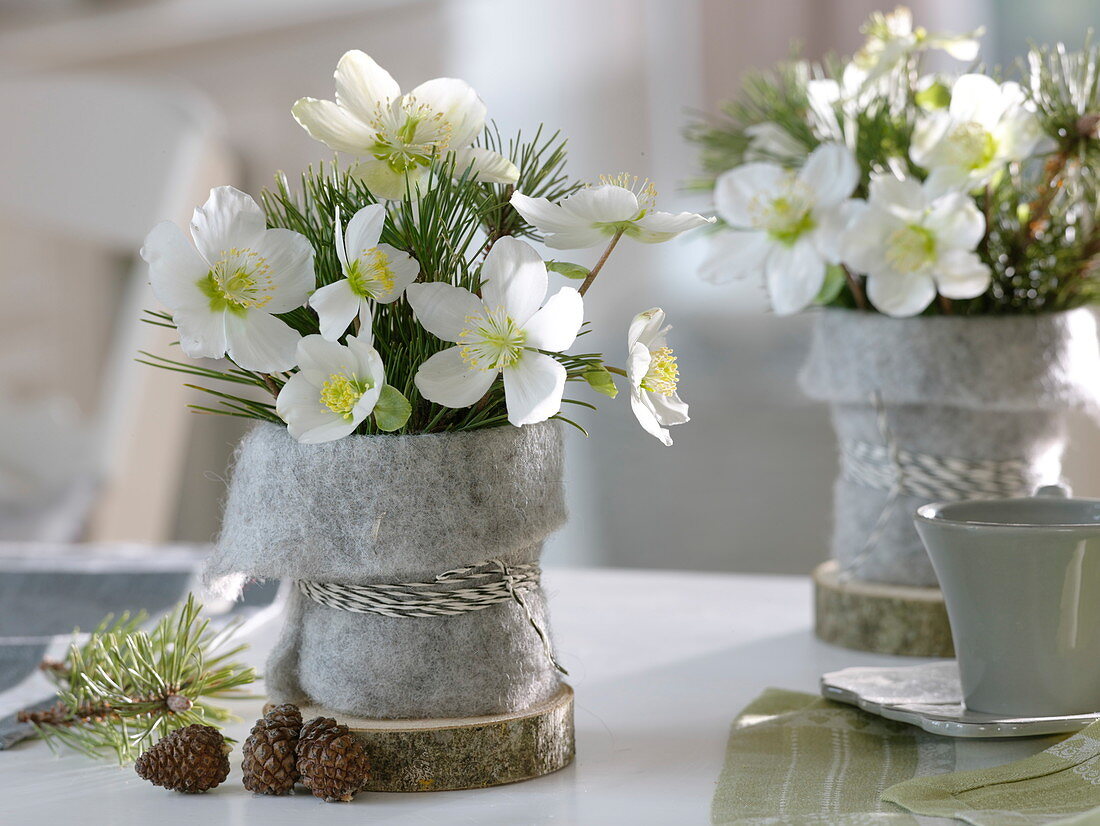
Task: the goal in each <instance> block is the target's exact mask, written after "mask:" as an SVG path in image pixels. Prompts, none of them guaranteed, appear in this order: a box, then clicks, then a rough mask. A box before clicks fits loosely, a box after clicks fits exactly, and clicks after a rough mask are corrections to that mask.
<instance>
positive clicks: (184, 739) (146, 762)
mask: <svg viewBox="0 0 1100 826" xmlns="http://www.w3.org/2000/svg"><path fill="white" fill-rule="evenodd" d="M229 751H230V747H229V744H228V743H226V742H225V738H224V737H222V734H221V732H220V731H218V730H217V729H216V728H214V727H213V726H200V725H198V724H194V725H190V726H187V727H186V728H181V729H178V730H177V731H173V732H172V733H171V734H169V735H167V736H166V737H163V738H161V739H160V740H159V741H158V742H157V743H156V744H155V745H153V746H152V747H150V748H149V749H148V750H147V751H146V752H145V753H144V754H142V755H141V757H139V758H138V759H137V762H136V763H135V764H134V770H135V771H136V772H137V773H138V775H139V776H141V777H143V778H145V779H146V780H148V781H149V782H150V783H152V784H153V785H154V786H163V787H164V788H166V789H172V790H174V791H177V792H185V793H187V794H195V793H197V792H205V791H209V790H210V789H213V788H214V787H215V786H217V785H218V784H219V783H221V782H223V781H224V780H225V778H226V777H228V776H229V758H228V757H227V756H226V755H228V754H229Z"/></svg>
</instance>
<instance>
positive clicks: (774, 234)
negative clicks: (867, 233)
mask: <svg viewBox="0 0 1100 826" xmlns="http://www.w3.org/2000/svg"><path fill="white" fill-rule="evenodd" d="M858 181H859V167H858V165H857V164H856V159H855V157H853V155H852V153H851V152H850V151H848V149H846V148H845V147H844V146H842V145H841V144H836V143H826V144H822V145H821V146H819V147H817V149H815V150H814V151H813V152H811V153H810V156H809V158H807V159H806V163H805V164H804V165H803V167H802V169H800V170H799V171H797V172H791V171H789V170H786V169H784V168H783V167H781V166H779V165H778V164H773V163H747V164H743V165H742V166H739V167H736V168H734V169H731V170H729V171H728V172H723V173H722V174H721V175H720V176H719V177H718V181H717V183H716V186H715V193H714V194H715V204H716V206H717V207H718V214H719V215H721V216H722V218H723V219H725V221H726V223H728V224H729V225H730V227H731V230H732V231H730V232H724V233H722V234H721V235H719V236H717V237H716V238H715V239H714V241H713V247H712V252H711V256H710V258H709V259H708V260H707V261H706V262H705V263H704V265H703V270H702V272H703V276H704V277H705V278H708V279H709V280H712V281H725V280H728V279H730V278H737V277H741V276H745V275H750V274H754V273H758V272H763V274H764V279H765V283H766V284H767V287H768V294H769V296H770V297H771V303H772V307H773V308H774V309H775V312H776V313H778V314H779V315H790V314H791V313H797V312H798V311H799V310H802V309H804V308H806V307H807V306H809V305H810V303H811V302H812V301H813V300H814V299H815V298H816V297H817V295H818V293H819V292H820V291H821V287H822V285H823V284H824V283H825V267H826V264H827V263H835V262H836V260H837V258H838V254H837V253H838V251H837V249H836V246H837V237H838V235H839V231H840V229H841V228H842V227H843V226H844V224H845V222H846V221H847V220H848V216H849V211H850V202H849V200H848V199H849V196H850V195H851V194H852V191H853V190H854V189H855V187H856V183H858Z"/></svg>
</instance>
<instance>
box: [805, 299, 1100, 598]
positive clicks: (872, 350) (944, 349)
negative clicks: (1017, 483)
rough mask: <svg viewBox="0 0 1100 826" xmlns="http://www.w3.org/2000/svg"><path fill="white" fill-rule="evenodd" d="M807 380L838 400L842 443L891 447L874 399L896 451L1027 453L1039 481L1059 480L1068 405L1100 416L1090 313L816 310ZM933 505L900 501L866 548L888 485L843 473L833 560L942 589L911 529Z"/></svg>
mask: <svg viewBox="0 0 1100 826" xmlns="http://www.w3.org/2000/svg"><path fill="white" fill-rule="evenodd" d="M799 381H800V384H801V386H802V389H803V390H804V391H805V393H806V394H807V395H808V396H810V397H811V398H813V399H817V400H820V401H826V402H829V403H830V405H831V407H832V418H833V425H834V427H835V429H836V432H837V437H838V439H839V440H840V441H841V443H845V442H853V441H862V442H869V443H871V444H876V445H881V444H883V443H884V439H883V435H882V432H881V427H880V424H879V417H878V415H877V413H876V411H875V409H874V406H873V405H872V403H871V399H872V397H873V396H874V395H876V394H877V396H878V397H879V399H880V400H881V403H882V406H883V410H884V413H885V419H886V424H887V427H888V429H889V432H890V435H891V437H892V439H893V441H894V442H895V444H896V445H897V446H898V447H899V448H903V449H907V450H911V451H916V452H920V453H925V454H929V455H932V456H937V457H942V458H961V459H970V460H1013V459H1022V460H1024V461H1025V462H1026V463H1027V465H1028V472H1027V474H1026V475H1027V477H1028V483H1027V486H1026V487H1027V488H1031V487H1034V486H1035V485H1038V484H1045V483H1048V482H1054V481H1057V478H1058V476H1059V474H1060V467H1061V455H1062V451H1063V449H1064V447H1065V442H1066V414H1067V413H1068V411H1069V410H1071V409H1073V408H1080V409H1084V410H1087V411H1088V412H1090V413H1091V414H1093V415H1096V414H1097V411H1100V348H1098V344H1097V335H1096V322H1095V320H1094V317H1093V315H1092V313H1091V312H1090V311H1089V310H1085V309H1081V310H1073V311H1070V312H1065V313H1037V314H1028V315H1014V316H975V317H966V318H959V317H951V316H922V317H918V318H909V319H897V318H889V317H887V316H883V315H880V314H876V313H863V312H855V311H849V310H828V311H824V312H821V313H819V314H818V317H817V319H816V324H815V327H814V334H813V339H812V343H811V347H810V354H809V357H808V359H807V362H806V364H805V365H804V367H803V368H802V371H801V373H800V376H799ZM1030 492H1031V491H1030V490H1029V489H1023V490H1020V491H1019V493H1020V494H1026V493H1030ZM927 501H928V500H927V499H926V498H921V497H916V496H899V497H898V498H897V500H896V501H895V503H894V504H893V506H892V509H891V512H890V514H889V517H888V518H887V519H886V520H885V522H884V524H883V526H882V533H881V535H880V538H879V542H878V543H877V544H876V546H875V547H874V548H871V549H869V550H867V551H866V552H865V545H866V543H867V538H868V537H869V536H870V535H871V533H872V531H873V529H874V527H875V524H876V522H877V521H878V519H879V517H880V514H882V512H883V508H884V506H885V505H886V503H887V491H885V490H879V489H876V488H872V487H868V486H866V485H864V484H861V483H858V482H855V481H852V480H850V479H847V478H844V477H843V476H839V477H838V478H837V481H836V485H835V490H834V509H833V516H834V528H833V541H832V555H833V557H834V558H836V559H837V560H838V561H839V563H840V565H841V568H842V569H850V573H851V574H852V575H853V576H854V577H855V578H857V579H860V580H864V581H872V582H886V583H893V584H898V585H915V586H934V585H936V577H935V573H934V571H933V570H932V566H931V563H930V562H929V560H928V556H927V554H926V553H925V550H924V547H923V545H922V544H921V542H920V538H919V537H918V536H917V533H916V530H915V528H914V527H913V524H912V515H913V512H914V511H915V510H916V509H917V507H919V506H920V505H922V504H925V503H926V502H927Z"/></svg>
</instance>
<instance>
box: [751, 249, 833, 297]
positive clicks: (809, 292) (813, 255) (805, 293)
mask: <svg viewBox="0 0 1100 826" xmlns="http://www.w3.org/2000/svg"><path fill="white" fill-rule="evenodd" d="M764 277H765V279H766V282H767V285H768V295H769V296H770V297H771V302H772V309H774V310H775V312H776V314H777V315H793V314H794V313H797V312H801V311H802V310H804V309H806V308H807V307H809V306H810V304H812V303H813V300H814V299H815V298H817V294H818V293H819V292H821V286H822V285H823V284H824V283H825V259H824V258H823V257H822V256H821V253H820V252H818V251H817V248H816V247H815V246H814V243H813V240H812V239H809V238H806V239H803V240H800V241H797V242H796V243H795V244H793V245H792V246H786V245H785V244H780V245H777V246H774V247H772V251H771V253H770V254H769V255H768V258H767V261H766V262H765V264H764Z"/></svg>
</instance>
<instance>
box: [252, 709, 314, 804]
mask: <svg viewBox="0 0 1100 826" xmlns="http://www.w3.org/2000/svg"><path fill="white" fill-rule="evenodd" d="M301 730H302V714H301V712H300V711H298V707H297V706H293V705H290V704H287V705H281V706H276V707H275V708H273V709H271V711H269V712H267V714H265V715H264V716H263V719H262V720H257V721H256V725H254V726H253V727H252V733H251V734H250V735H248V739H247V740H245V741H244V747H243V748H242V752H243V754H244V759H243V761H242V763H241V771H242V772H243V773H244V787H245V788H246V789H248V790H249V791H250V792H256V793H257V794H287V793H288V792H289V791H290V790H291V789H292V788H294V784H295V783H296V782H297V780H298V769H297V762H298V754H297V750H298V735H299V733H300V732H301Z"/></svg>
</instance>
